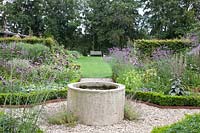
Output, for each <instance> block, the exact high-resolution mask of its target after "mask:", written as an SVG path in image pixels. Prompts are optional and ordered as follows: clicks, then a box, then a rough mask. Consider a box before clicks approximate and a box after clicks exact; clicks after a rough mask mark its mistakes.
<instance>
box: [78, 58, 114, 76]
mask: <svg viewBox="0 0 200 133" xmlns="http://www.w3.org/2000/svg"><path fill="white" fill-rule="evenodd" d="M77 62H78V64H80V65H81V77H83V78H111V76H112V69H111V67H110V66H109V64H108V63H106V62H105V61H104V60H103V58H102V57H81V58H80V59H78V60H77Z"/></svg>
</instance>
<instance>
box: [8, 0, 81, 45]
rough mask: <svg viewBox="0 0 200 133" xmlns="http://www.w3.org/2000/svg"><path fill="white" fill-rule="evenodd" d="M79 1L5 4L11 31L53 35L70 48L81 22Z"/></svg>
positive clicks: (18, 0) (25, 0)
mask: <svg viewBox="0 0 200 133" xmlns="http://www.w3.org/2000/svg"><path fill="white" fill-rule="evenodd" d="M77 5H78V3H77V0H14V1H13V2H11V3H7V4H6V14H8V17H7V27H8V28H9V30H10V31H13V32H19V33H21V34H26V35H27V34H32V35H34V36H53V37H54V38H55V39H56V40H57V41H58V42H59V43H60V44H63V45H65V46H66V47H70V45H72V44H73V40H75V36H74V35H75V34H76V30H77V27H78V26H79V25H80V23H79V19H78V16H79V12H78V9H77Z"/></svg>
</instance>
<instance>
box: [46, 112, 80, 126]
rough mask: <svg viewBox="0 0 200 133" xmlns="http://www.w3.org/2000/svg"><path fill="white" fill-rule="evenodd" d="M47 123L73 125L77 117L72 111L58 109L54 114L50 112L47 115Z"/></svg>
mask: <svg viewBox="0 0 200 133" xmlns="http://www.w3.org/2000/svg"><path fill="white" fill-rule="evenodd" d="M47 120H48V123H50V124H56V125H62V124H64V125H67V126H75V125H76V124H77V121H78V118H77V117H76V116H74V115H73V114H72V113H70V112H67V111H66V110H62V111H58V112H56V113H55V114H53V115H52V114H51V115H49V116H48V117H47Z"/></svg>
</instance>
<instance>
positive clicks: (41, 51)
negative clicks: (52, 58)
mask: <svg viewBox="0 0 200 133" xmlns="http://www.w3.org/2000/svg"><path fill="white" fill-rule="evenodd" d="M49 55H50V49H49V47H47V46H45V45H43V44H34V45H31V44H29V43H10V44H0V58H2V59H6V60H10V59H12V58H20V59H28V60H32V61H33V62H35V61H38V62H42V61H44V60H47V57H48V58H49Z"/></svg>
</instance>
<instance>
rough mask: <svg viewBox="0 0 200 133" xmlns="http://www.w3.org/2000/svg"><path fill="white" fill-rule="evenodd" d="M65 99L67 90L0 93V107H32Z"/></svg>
mask: <svg viewBox="0 0 200 133" xmlns="http://www.w3.org/2000/svg"><path fill="white" fill-rule="evenodd" d="M63 98H67V89H60V90H59V89H58V90H57V89H55V90H41V91H32V92H30V93H25V92H19V93H0V105H34V104H39V103H42V102H45V101H46V100H53V99H63Z"/></svg>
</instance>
